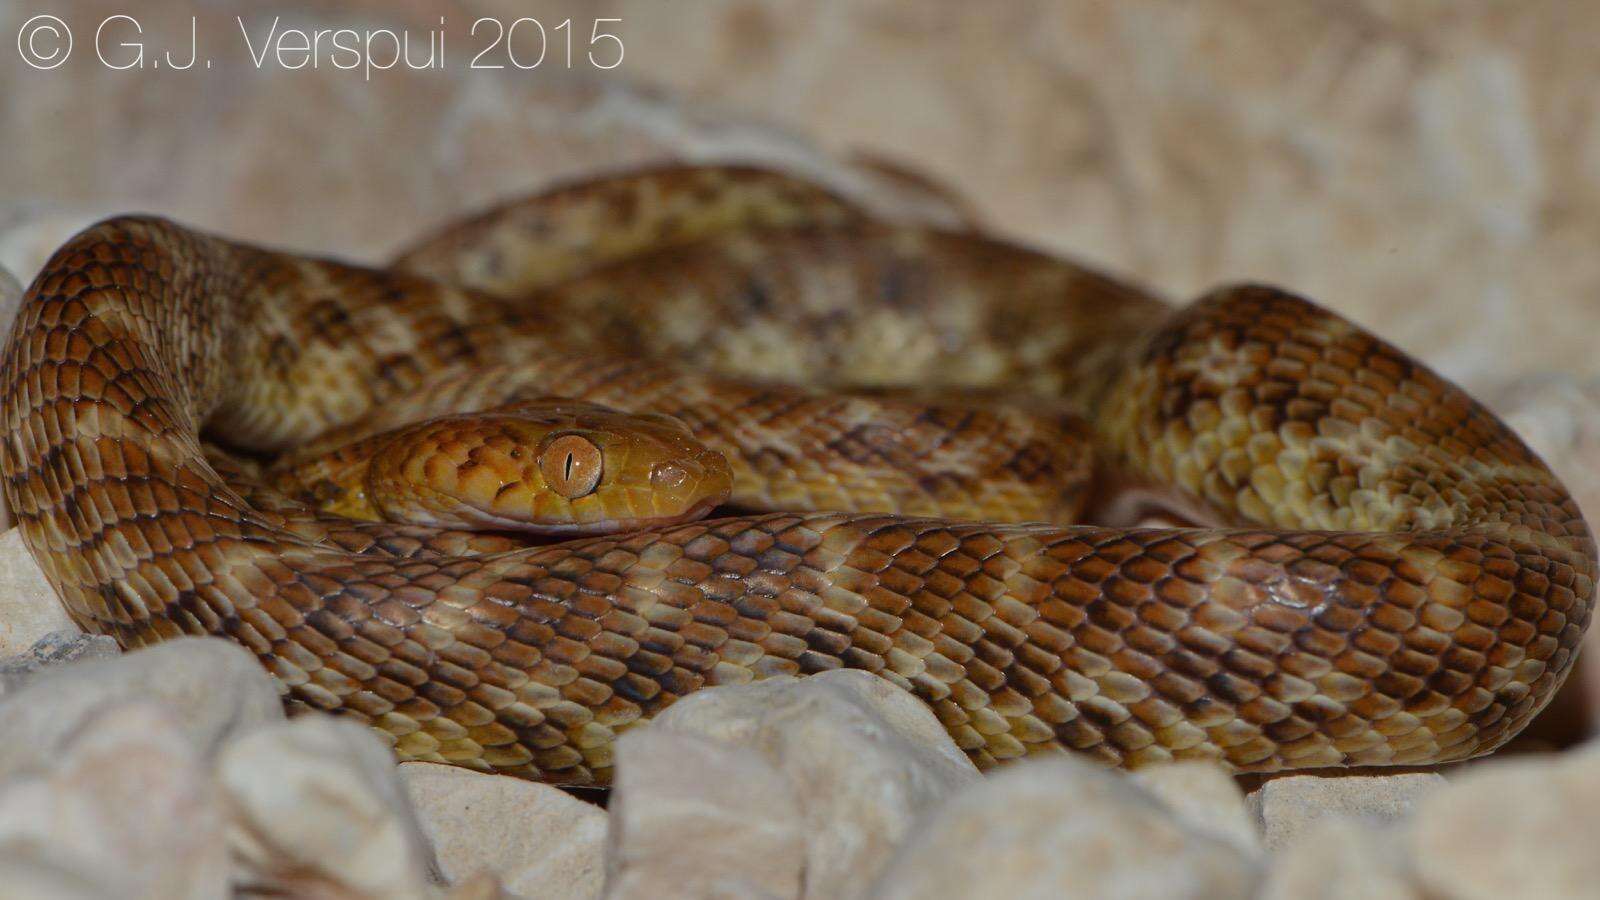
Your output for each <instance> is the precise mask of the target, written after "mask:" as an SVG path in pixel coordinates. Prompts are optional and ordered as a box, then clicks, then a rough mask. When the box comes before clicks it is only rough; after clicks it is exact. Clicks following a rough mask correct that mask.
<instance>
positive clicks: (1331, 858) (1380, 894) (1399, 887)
mask: <svg viewBox="0 0 1600 900" xmlns="http://www.w3.org/2000/svg"><path fill="white" fill-rule="evenodd" d="M1396 831H1397V828H1395V827H1393V826H1391V827H1387V828H1374V827H1373V826H1372V825H1371V824H1369V823H1367V822H1364V821H1361V820H1358V819H1351V818H1347V817H1345V816H1338V815H1334V816H1327V817H1325V818H1322V819H1318V820H1317V821H1316V822H1313V823H1312V824H1311V825H1309V826H1307V827H1306V828H1305V829H1304V830H1302V831H1301V832H1300V833H1299V835H1298V836H1297V837H1296V839H1295V841H1294V843H1292V844H1290V845H1289V846H1288V847H1285V848H1284V849H1283V850H1280V851H1279V852H1278V853H1276V854H1274V856H1273V858H1272V868H1271V870H1270V871H1269V872H1268V873H1267V877H1266V880H1265V881H1264V882H1263V883H1262V885H1261V893H1260V895H1259V900H1423V894H1422V891H1421V888H1420V887H1419V886H1418V885H1417V883H1416V881H1415V878H1414V876H1413V875H1412V873H1411V871H1410V867H1409V863H1408V861H1407V859H1406V858H1405V852H1406V851H1405V840H1404V839H1403V838H1402V837H1401V836H1400V835H1398V834H1397V833H1396Z"/></svg>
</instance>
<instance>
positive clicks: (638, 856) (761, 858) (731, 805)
mask: <svg viewBox="0 0 1600 900" xmlns="http://www.w3.org/2000/svg"><path fill="white" fill-rule="evenodd" d="M609 809H610V813H611V832H610V838H609V841H608V846H607V855H606V870H607V871H606V897H607V898H608V900H624V898H639V900H653V898H656V897H663V896H671V897H685V898H688V897H722V898H729V900H732V898H739V897H798V896H800V893H801V884H802V882H801V878H802V874H803V869H804V867H805V862H806V831H805V823H804V820H803V819H802V818H801V810H800V800H799V798H798V797H797V796H796V793H795V790H794V787H793V786H792V785H791V783H790V781H789V779H788V778H786V777H785V776H784V775H783V773H781V772H779V771H778V770H777V769H776V768H775V767H773V766H772V765H770V764H769V763H767V762H766V761H765V760H764V759H763V758H762V757H761V756H760V754H758V753H757V752H756V751H754V750H752V749H750V748H747V747H740V746H735V745H731V744H724V743H719V742H717V741H713V740H709V739H707V738H703V737H700V736H697V735H693V734H687V733H682V732H676V731H673V730H671V729H669V728H659V727H652V728H642V729H638V730H635V731H630V732H627V733H625V734H623V736H622V738H621V739H620V740H619V741H618V742H617V777H616V783H615V785H614V786H613V789H612V793H611V803H610V806H609Z"/></svg>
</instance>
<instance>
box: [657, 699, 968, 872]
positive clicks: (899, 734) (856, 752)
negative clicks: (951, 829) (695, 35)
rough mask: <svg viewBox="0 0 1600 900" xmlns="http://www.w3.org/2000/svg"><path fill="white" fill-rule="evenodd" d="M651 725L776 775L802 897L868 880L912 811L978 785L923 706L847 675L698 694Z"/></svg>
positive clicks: (904, 828)
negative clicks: (802, 845)
mask: <svg viewBox="0 0 1600 900" xmlns="http://www.w3.org/2000/svg"><path fill="white" fill-rule="evenodd" d="M651 727H656V728H667V729H672V730H675V731H685V732H690V733H693V734H698V735H701V736H704V737H708V738H711V739H713V740H718V741H723V742H727V743H731V744H736V745H741V746H745V747H750V748H752V749H754V750H756V751H758V752H759V753H760V754H761V755H762V756H763V757H765V758H766V760H767V761H768V762H769V763H771V764H772V765H773V766H774V767H775V768H777V769H778V771H780V772H782V773H783V775H784V776H785V777H786V778H787V779H788V780H789V783H790V785H791V786H792V787H793V790H794V792H795V795H796V796H797V797H798V798H799V801H800V810H801V815H802V817H803V819H804V821H805V831H806V835H807V846H806V865H805V890H806V896H808V897H827V898H834V897H843V896H847V895H848V894H849V892H850V891H852V890H855V889H857V888H858V887H859V886H860V885H862V884H865V883H868V882H870V881H871V879H872V878H873V876H874V875H875V874H876V873H877V871H878V870H879V869H880V868H881V867H882V866H883V865H884V863H885V862H887V860H888V858H889V855H890V854H891V853H892V852H893V851H894V848H895V846H896V845H897V844H898V843H899V842H900V839H901V838H902V837H903V836H904V835H905V833H906V832H907V830H908V829H909V828H910V827H911V824H912V822H913V821H914V820H915V818H916V817H917V815H918V814H919V813H921V812H922V811H924V810H926V809H928V808H930V807H931V806H932V805H934V804H935V803H937V802H938V801H939V800H941V799H943V798H944V797H945V796H947V795H948V794H950V793H951V792H952V791H954V790H956V789H958V788H960V787H962V786H964V785H967V784H970V783H972V782H974V781H977V780H978V778H979V775H978V771H977V769H976V767H974V766H973V764H972V762H971V761H970V760H969V759H967V756H966V754H964V753H962V752H961V750H960V749H959V748H957V747H956V745H955V743H954V742H953V741H951V740H950V737H949V735H948V734H947V733H946V731H945V729H944V728H943V727H942V726H941V725H940V724H939V722H938V720H937V719H935V718H934V716H933V713H932V712H931V711H930V710H929V709H928V708H927V707H926V706H925V705H923V703H922V702H921V701H919V700H917V699H916V698H915V697H913V696H912V695H911V694H910V693H908V692H906V691H904V690H901V689H900V688H898V687H896V686H895V685H893V684H891V683H890V682H888V681H886V680H884V679H881V678H878V677H877V676H875V675H870V674H868V673H865V672H860V671H855V670H849V669H842V670H836V671H832V672H824V673H821V674H818V675H811V676H808V677H806V678H800V679H796V678H787V677H784V678H772V679H768V680H765V681H759V682H756V683H754V684H748V685H729V686H723V687H719V688H713V689H711V690H707V691H698V692H695V693H693V694H690V695H689V696H688V697H685V698H684V699H682V700H679V701H678V702H677V703H675V704H673V705H672V706H670V707H668V708H667V709H666V711H664V712H663V713H661V714H660V715H658V716H657V717H656V720H655V724H654V725H652V726H651Z"/></svg>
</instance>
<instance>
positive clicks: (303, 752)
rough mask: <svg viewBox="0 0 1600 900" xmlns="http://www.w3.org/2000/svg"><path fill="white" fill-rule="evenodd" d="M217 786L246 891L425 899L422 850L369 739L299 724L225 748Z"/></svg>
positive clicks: (389, 759) (302, 720)
mask: <svg viewBox="0 0 1600 900" xmlns="http://www.w3.org/2000/svg"><path fill="white" fill-rule="evenodd" d="M217 777H218V779H219V780H220V781H221V783H222V787H223V790H224V791H225V792H226V794H227V796H228V799H229V801H230V803H231V806H232V809H233V810H234V817H233V821H232V824H231V826H230V828H229V840H230V844H231V845H232V847H233V851H234V855H235V857H236V858H237V859H238V860H240V861H241V863H242V865H243V867H244V869H245V871H246V873H247V880H248V883H249V885H250V886H251V888H252V889H255V890H258V891H263V892H271V891H274V890H276V891H282V892H284V893H287V894H290V895H298V894H309V893H316V892H318V891H325V892H328V893H331V894H332V895H334V896H348V897H358V898H390V897H393V898H397V900H406V898H413V897H425V896H428V895H429V894H430V893H431V892H432V889H433V884H432V878H431V875H432V873H433V872H434V871H435V865H434V863H433V860H432V855H431V853H430V852H429V848H428V842H427V839H426V838H425V837H423V835H422V831H421V829H420V827H419V826H418V824H417V820H416V817H415V815H414V814H413V812H412V810H411V807H410V805H409V804H408V802H407V800H406V794H405V790H404V789H403V788H402V787H401V786H400V779H399V777H398V776H397V775H396V774H395V766H394V757H393V756H392V755H391V752H390V750H389V748H388V747H387V746H386V745H385V744H384V743H383V740H382V739H381V738H379V737H378V736H377V735H376V734H375V733H373V732H372V731H371V730H370V729H368V728H365V727H363V726H361V725H357V724H356V723H354V722H349V721H345V720H341V719H336V718H333V717H331V716H323V715H306V716H301V717H299V718H296V719H293V720H291V721H289V722H285V723H280V724H276V725H271V726H267V727H263V728H259V729H256V730H255V731H252V732H250V733H249V734H246V735H244V736H242V737H239V738H238V739H236V740H234V741H232V742H230V743H229V744H228V745H227V746H226V747H224V748H223V751H222V753H221V755H220V756H219V757H218V759H217Z"/></svg>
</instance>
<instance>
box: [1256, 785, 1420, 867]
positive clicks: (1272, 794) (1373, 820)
mask: <svg viewBox="0 0 1600 900" xmlns="http://www.w3.org/2000/svg"><path fill="white" fill-rule="evenodd" d="M1444 784H1445V780H1444V776H1442V775H1437V774H1434V773H1432V772H1406V773H1401V774H1396V775H1287V776H1284V777H1281V778H1274V779H1272V780H1270V781H1268V782H1266V783H1265V784H1263V785H1262V786H1261V787H1260V788H1257V789H1256V790H1255V791H1254V792H1253V793H1251V795H1250V803H1251V805H1252V806H1254V807H1255V809H1256V810H1257V812H1258V814H1259V815H1260V816H1261V822H1262V834H1263V837H1264V839H1265V843H1266V846H1267V849H1268V850H1277V849H1278V848H1280V847H1287V846H1288V845H1290V844H1292V843H1294V841H1295V839H1296V837H1297V836H1298V835H1299V834H1300V832H1302V831H1304V830H1305V829H1306V828H1307V827H1308V826H1310V825H1311V824H1312V823H1314V822H1316V821H1317V820H1318V819H1321V818H1324V817H1326V816H1333V815H1342V816H1350V817H1353V818H1358V819H1364V820H1366V821H1367V822H1368V823H1369V824H1373V825H1378V824H1384V823H1388V822H1393V821H1395V820H1397V819H1400V818H1401V817H1403V816H1405V815H1406V814H1407V813H1409V812H1410V811H1411V808H1412V806H1413V805H1415V804H1416V802H1417V801H1418V800H1420V799H1421V798H1423V797H1425V796H1427V795H1428V794H1429V793H1431V792H1433V791H1436V790H1438V789H1439V788H1441V787H1444Z"/></svg>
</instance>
